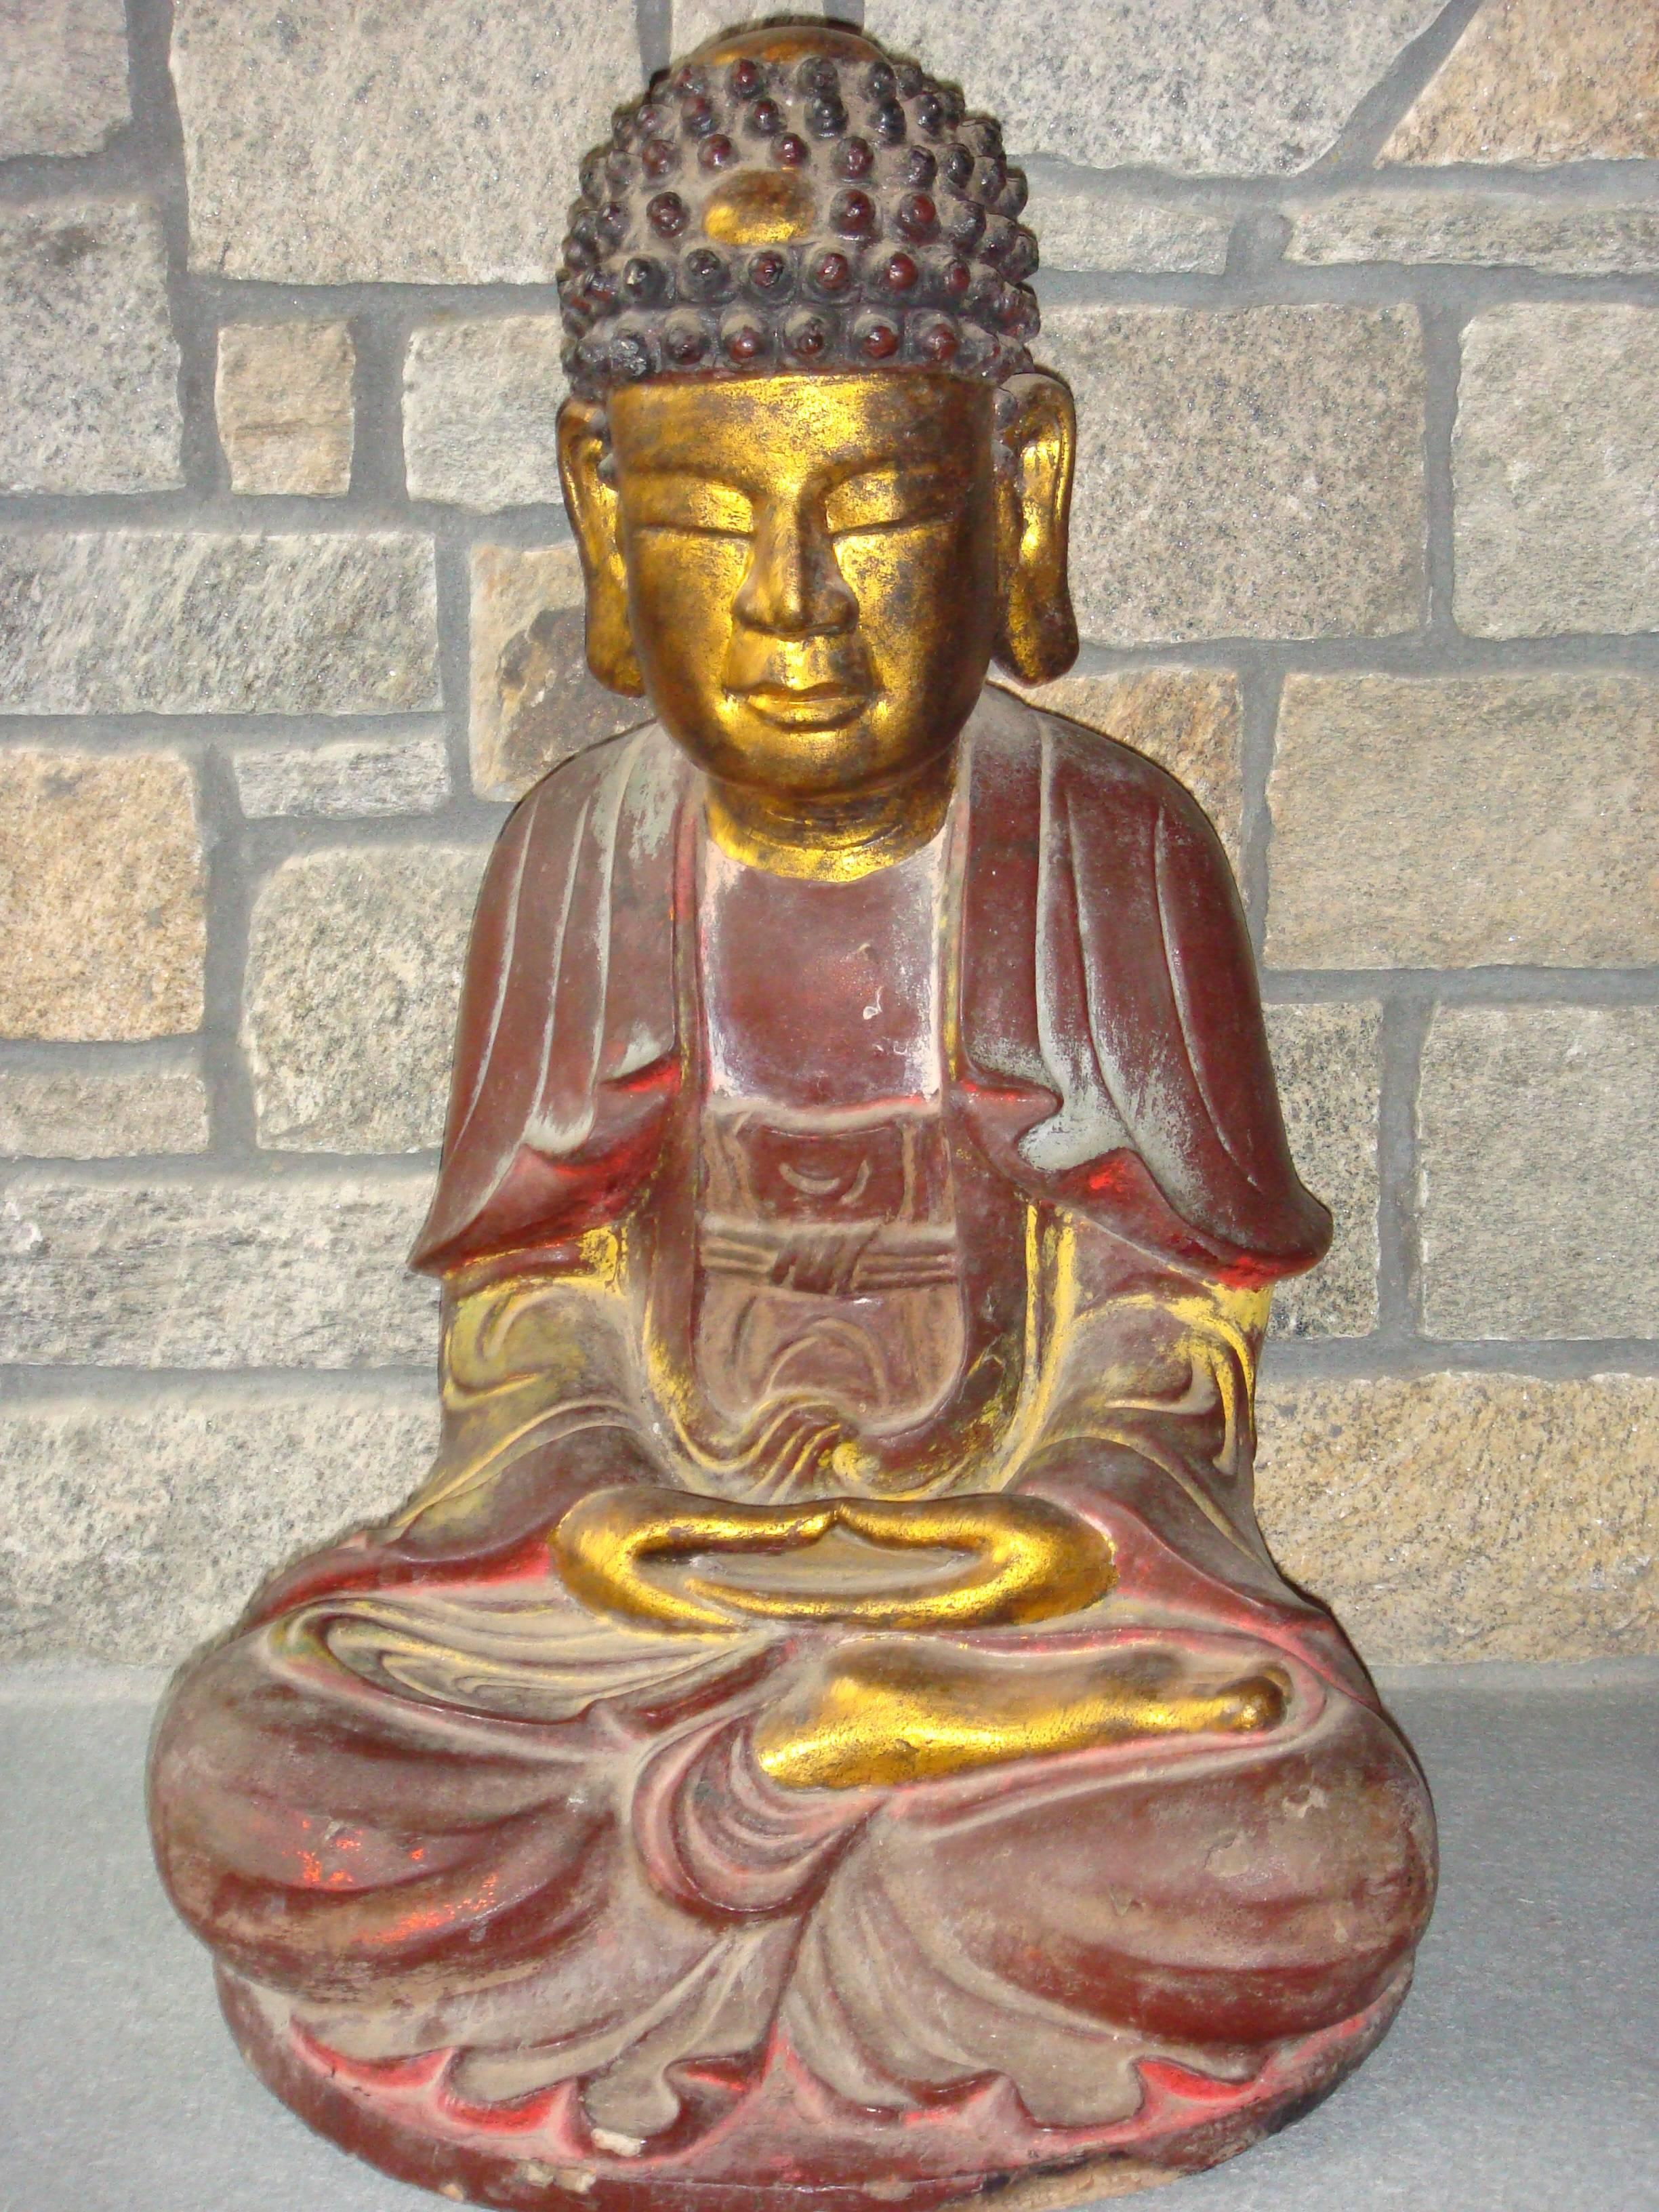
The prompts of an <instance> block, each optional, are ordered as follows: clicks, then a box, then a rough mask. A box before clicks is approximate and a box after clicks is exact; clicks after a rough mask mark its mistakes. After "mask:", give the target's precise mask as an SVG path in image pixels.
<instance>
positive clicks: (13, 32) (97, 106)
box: [0, 0, 132, 161]
mask: <svg viewBox="0 0 1659 2212" xmlns="http://www.w3.org/2000/svg"><path fill="white" fill-rule="evenodd" d="M131 112H132V111H131V106H130V104H129V100H128V95H127V21H126V9H125V8H124V7H123V5H122V0H0V161H9V160H10V159H11V158H12V157H13V156H14V155H18V154H92V153H95V152H96V151H97V149H99V147H100V146H102V145H104V144H106V143H107V141H108V140H109V139H110V138H111V137H113V135H114V133H115V132H116V131H118V130H119V129H120V127H121V125H123V124H124V123H125V122H126V120H127V119H128V118H129V116H130V115H131Z"/></svg>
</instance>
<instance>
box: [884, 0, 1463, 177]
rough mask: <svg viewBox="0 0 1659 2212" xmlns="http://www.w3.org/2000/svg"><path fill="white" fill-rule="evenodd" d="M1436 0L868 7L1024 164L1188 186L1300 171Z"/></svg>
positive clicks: (998, 1) (995, 0)
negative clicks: (1041, 157) (1229, 176)
mask: <svg viewBox="0 0 1659 2212" xmlns="http://www.w3.org/2000/svg"><path fill="white" fill-rule="evenodd" d="M1440 4H1441V0H1367V4H1366V5H1365V6H1364V7H1363V8H1356V7H1354V6H1353V5H1352V0H1280V4H1279V5H1276V6H1274V7H1273V9H1270V10H1269V9H1261V8H1217V7H1215V6H1213V5H1212V4H1209V0H1093V4H1092V5H1091V6H1089V7H1086V8H1085V7H1079V6H1078V5H1076V4H1075V0H951V4H949V5H948V6H942V5H940V4H939V0H868V5H867V6H866V9H865V17H864V19H865V21H866V24H867V26H868V27H869V28H870V29H871V30H872V32H873V33H875V35H876V36H877V37H878V38H879V39H884V40H888V41H890V42H891V43H893V44H895V45H896V46H898V47H899V48H901V49H902V50H903V51H905V52H914V53H915V56H916V58H917V59H918V60H920V61H921V62H924V63H926V64H927V66H928V67H929V68H932V69H935V70H939V71H940V72H941V73H942V74H943V75H945V76H949V77H953V78H955V79H956V80H957V82H960V83H961V84H962V86H963V88H964V89H965V90H966V92H967V94H968V97H969V103H970V104H971V105H972V106H976V107H987V108H989V109H991V110H992V112H994V113H995V114H997V115H1000V116H1001V117H1002V118H1003V120H1004V122H1005V124H1006V126H1007V134H1008V143H1009V145H1010V147H1011V148H1012V149H1013V150H1014V151H1015V152H1016V153H1037V152H1042V153H1048V154H1061V155H1065V156H1066V159H1067V160H1069V161H1080V162H1083V163H1084V164H1085V165H1086V166H1088V167H1092V168H1099V169H1111V168H1118V167H1130V166H1138V165H1139V164H1143V163H1144V164H1146V165H1148V166H1150V167H1155V168H1160V169H1171V170H1174V171H1176V173H1179V174H1182V175H1187V176H1193V175H1206V174H1212V173H1218V172H1228V171H1231V172H1237V173H1243V174H1246V175H1252V176H1255V175H1264V174H1277V173H1283V172H1284V171H1286V170H1291V169H1301V168H1305V167H1307V165H1308V164H1309V162H1310V161H1314V160H1316V158H1317V157H1318V156H1319V155H1321V154H1322V153H1324V152H1325V150H1326V149H1328V147H1329V146H1330V145H1331V144H1332V143H1333V142H1334V140H1335V138H1336V137H1337V135H1338V133H1339V132H1340V131H1341V129H1342V126H1343V125H1344V124H1345V123H1346V121H1347V119H1348V118H1349V116H1350V115H1351V114H1352V112H1353V111H1354V109H1355V107H1357V106H1358V104H1359V101H1360V100H1362V99H1363V98H1364V95H1365V94H1366V93H1367V92H1369V91H1370V88H1371V87H1372V85H1374V84H1375V83H1376V82H1377V80H1378V79H1379V78H1380V77H1381V76H1383V73H1384V71H1385V70H1387V69H1388V68H1389V64H1391V63H1392V62H1393V61H1394V60H1395V57H1396V56H1397V55H1398V54H1399V53H1400V52H1401V50H1402V49H1403V48H1404V47H1405V46H1407V44H1408V43H1409V42H1410V41H1411V40H1413V39H1414V38H1415V37H1416V36H1417V35H1418V33H1419V32H1420V31H1422V30H1424V29H1425V28H1426V27H1427V26H1428V25H1429V24H1430V23H1431V22H1432V21H1433V20H1434V18H1435V16H1436V15H1438V13H1439V12H1440Z"/></svg>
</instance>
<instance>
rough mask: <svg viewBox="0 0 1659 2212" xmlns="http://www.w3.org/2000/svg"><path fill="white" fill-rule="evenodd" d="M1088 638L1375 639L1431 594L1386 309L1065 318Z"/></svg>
mask: <svg viewBox="0 0 1659 2212" xmlns="http://www.w3.org/2000/svg"><path fill="white" fill-rule="evenodd" d="M1039 350H1040V354H1041V357H1042V359H1043V360H1044V361H1045V362H1048V364H1049V365H1050V366H1051V367H1053V368H1055V369H1056V370H1057V371H1058V372H1059V373H1060V375H1062V376H1063V377H1064V378H1065V379H1066V381H1067V382H1068V383H1069V384H1070V385H1071V386H1072V389H1073V392H1074V393H1075V395H1076V398H1077V408H1078V418H1079V463H1078V482H1077V492H1076V497H1075V499H1074V501H1073V509H1072V550H1073V567H1072V584H1073V592H1074V594H1075V596H1076V599H1077V605H1078V619H1079V624H1080V625H1081V628H1082V629H1083V632H1084V635H1085V636H1087V637H1091V638H1097V639H1099V640H1101V641H1103V642H1105V643H1109V644H1114V645H1134V644H1143V643H1149V642H1152V641H1162V640H1170V641H1178V640H1186V639H1192V638H1201V637H1233V636H1242V637H1328V636H1333V635H1342V634H1343V633H1344V632H1347V633H1351V634H1357V635H1361V636H1366V637H1372V636H1383V635H1389V634H1391V633H1393V632H1395V631H1399V630H1405V629H1412V628H1413V626H1414V625H1415V624H1416V623H1417V622H1418V620H1419V616H1420V613H1421V610H1422V603H1423V592H1424V531H1425V522H1424V493H1423V405H1424V401H1423V367H1422V356H1421V344H1420V340H1419V331H1418V324H1417V318H1416V316H1415V315H1414V314H1412V313H1407V311H1406V310H1404V309H1402V308H1398V307H1382V308H1376V307H1251V308H1234V309H1227V310H1220V311H1217V310H1212V309H1208V308H1190V307H1081V306H1078V307H1059V308H1056V309H1054V310H1053V311H1052V312H1051V313H1050V314H1049V315H1048V319H1047V321H1046V322H1045V324H1044V327H1043V334H1042V340H1041V342H1040V349H1039Z"/></svg>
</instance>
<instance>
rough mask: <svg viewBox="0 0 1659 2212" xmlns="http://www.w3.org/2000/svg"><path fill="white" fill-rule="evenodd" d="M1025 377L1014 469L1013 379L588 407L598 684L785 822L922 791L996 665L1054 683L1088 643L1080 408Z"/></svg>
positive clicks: (738, 388) (575, 412) (565, 453)
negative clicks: (1079, 552)
mask: <svg viewBox="0 0 1659 2212" xmlns="http://www.w3.org/2000/svg"><path fill="white" fill-rule="evenodd" d="M1021 382H1022V384H1023V385H1024V386H1028V387H1030V389H1029V390H1027V391H1025V392H1022V393H1019V394H1018V395H1017V397H1018V399H1019V401H1020V405H1019V410H1018V416H1017V418H1016V420H1015V421H1014V422H1013V424H1012V430H1011V431H1010V430H1005V437H1004V448H1005V451H1004V456H1003V459H1002V463H1001V465H1000V466H999V465H997V459H996V443H995V438H994V422H995V417H994V409H995V400H994V393H993V392H992V390H991V389H990V387H988V386H986V385H984V384H981V383H975V382H971V381H969V380H967V379H965V378H962V377H957V376H951V375H949V374H938V373H933V372H929V371H906V372H902V373H898V374H895V373H891V372H886V373H884V372H880V371H868V372H860V371H856V370H854V371H848V372H847V373H845V374H782V375H777V376H769V377H754V378H750V377H745V378H742V379H732V380H726V381H714V380H692V379H685V380H668V379H663V380H648V381H646V382H642V383H640V384H637V385H633V386H628V387H625V388H624V389H623V390H621V391H619V392H616V393H614V394H613V395H612V397H611V400H610V402H609V404H608V410H607V412H608V422H600V421H599V420H598V419H596V418H597V415H598V410H596V409H595V408H593V407H592V406H591V405H588V404H584V403H580V402H577V401H572V402H570V403H569V404H568V405H567V407H566V410H565V412H564V416H563V417H562V422H561V441H562V459H563V462H564V471H565V484H566V494H567V498H568V503H569V506H570V508H571V513H572V517H573V520H574V524H575V527H576V531H577V535H578V538H579V541H580V546H581V550H582V556H583V562H584V568H585V570H586V576H587V582H588V644H589V657H590V659H591V661H592V665H593V667H594V671H595V673H596V674H597V675H599V678H601V680H602V681H605V682H606V683H608V684H611V687H612V688H613V689H615V690H623V691H641V690H643V691H644V692H646V693H647V694H648V695H649V697H650V700H651V702H652V705H653V708H655V709H656V712H657V714H659V717H660V719H661V720H662V722H663V723H664V725H665V727H666V728H667V730H668V731H669V732H670V733H671V735H672V736H673V737H674V738H675V739H676V740H677V741H678V743H679V744H680V745H681V746H682V747H684V750H685V751H686V752H687V753H689V754H690V757H692V759H693V760H695V761H696V763H698V765H699V766H700V767H702V769H705V770H706V771H707V772H708V775H710V776H711V777H713V778H714V779H715V781H716V783H717V784H718V785H720V786H723V787H731V788H732V789H733V790H734V791H739V792H742V793H747V794H749V795H750V797H752V798H754V799H760V800H762V801H764V802H770V803H775V805H777V806H778V807H779V808H780V809H781V810H783V811H789V810H791V809H793V810H795V811H798V812H802V813H805V814H811V812H812V811H813V810H814V809H829V810H834V809H835V808H836V806H837V805H847V804H850V803H853V802H855V801H857V800H858V799H860V797H861V796H863V795H865V794H868V793H880V792H883V791H890V790H892V789H894V788H896V787H902V786H903V785H904V784H905V783H906V782H907V781H909V780H913V779H915V778H917V777H918V776H920V775H923V774H924V773H925V771H927V769H929V767H930V766H931V765H932V764H933V763H938V762H939V760H940V758H941V757H942V756H948V754H949V751H950V749H951V746H952V744H953V743H954V741H955V739H956V737H957V733H958V732H959V731H960V730H961V728H962V726H963V722H964V721H965V720H967V717H968V715H969V713H970V712H971V710H972V708H973V704H974V702H975V698H976V697H977V696H978V694H979V690H980V687H981V684H982V683H983V681H984V678H985V674H986V671H987V666H988V665H989V663H990V661H991V659H992V658H993V656H995V657H996V658H998V659H1000V660H1001V661H1002V662H1003V664H1004V665H1006V666H1009V667H1010V668H1011V669H1012V671H1014V672H1015V673H1017V674H1018V675H1021V676H1024V677H1027V678H1028V679H1029V680H1034V681H1035V680H1041V679H1042V678H1043V677H1045V676H1048V675H1052V674H1055V673H1058V672H1059V670H1060V668H1061V667H1064V666H1065V665H1068V664H1069V661H1070V659H1071V657H1072V653H1073V651H1074V650H1075V632H1074V630H1073V628H1072V623H1071V612H1070V607H1069V604H1068V602H1067V600H1066V590H1065V533H1066V498H1067V495H1068V492H1069V482H1070V464H1071V436H1072V432H1071V409H1070V402H1069V398H1068V397H1067V395H1066V392H1065V391H1064V389H1063V387H1062V386H1059V385H1057V384H1055V383H1054V381H1053V380H1051V379H1049V378H1047V377H1030V378H1026V379H1023V380H1021ZM607 429H608V435H609V441H610V446H611V454H612V457H613V459H612V461H611V465H610V466H608V467H607V466H605V465H604V452H605V432H606V430H607Z"/></svg>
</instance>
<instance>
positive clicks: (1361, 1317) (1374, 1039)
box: [1267, 1006, 1382, 1336]
mask: <svg viewBox="0 0 1659 2212" xmlns="http://www.w3.org/2000/svg"><path fill="white" fill-rule="evenodd" d="M1381 1027H1382V1022H1381V1017H1380V1016H1379V1014H1378V1012H1377V1009H1376V1007H1375V1006H1269V1007H1268V1009H1267V1036H1268V1041H1269V1042H1270V1043H1271V1045H1272V1048H1273V1066H1274V1069H1275V1071H1276V1073H1277V1074H1278V1077H1279V1103H1280V1104H1281V1105H1282V1106H1283V1108H1284V1110H1285V1131H1286V1133H1287V1134H1288V1135H1289V1137H1290V1140H1291V1155H1292V1157H1293V1158H1294V1159H1295V1161H1296V1166H1297V1174H1298V1175H1299V1176H1301V1178H1302V1180H1303V1182H1304V1183H1306V1184H1307V1186H1308V1188H1309V1189H1310V1191H1312V1192H1313V1194H1314V1195H1315V1196H1316V1198H1319V1199H1322V1200H1323V1201H1324V1203H1325V1204H1326V1205H1327V1206H1329V1208H1330V1209H1331V1213H1332V1217H1333V1219H1334V1233H1333V1235H1332V1238H1331V1249H1330V1250H1329V1252H1328V1254H1327V1255H1326V1256H1325V1258H1324V1259H1323V1260H1322V1261H1321V1262H1320V1264H1319V1266H1318V1267H1316V1268H1315V1269H1314V1271H1313V1273H1311V1274H1310V1275H1297V1276H1296V1277H1294V1278H1293V1279H1291V1281H1289V1282H1287V1283H1281V1284H1280V1285H1279V1288H1278V1289H1277V1290H1276V1291H1274V1292H1273V1334H1274V1335H1275V1336H1364V1335H1366V1334H1368V1333H1369V1332H1370V1330H1371V1329H1372V1328H1375V1327H1376V1256H1377V1255H1376V1206H1377V1167H1376V1115H1377V1093H1378V1087H1379V1085H1380V1083H1381V1079H1382V1068H1381V1061H1380V1059H1379V1054H1378V1037H1379V1033H1380V1030H1381Z"/></svg>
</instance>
